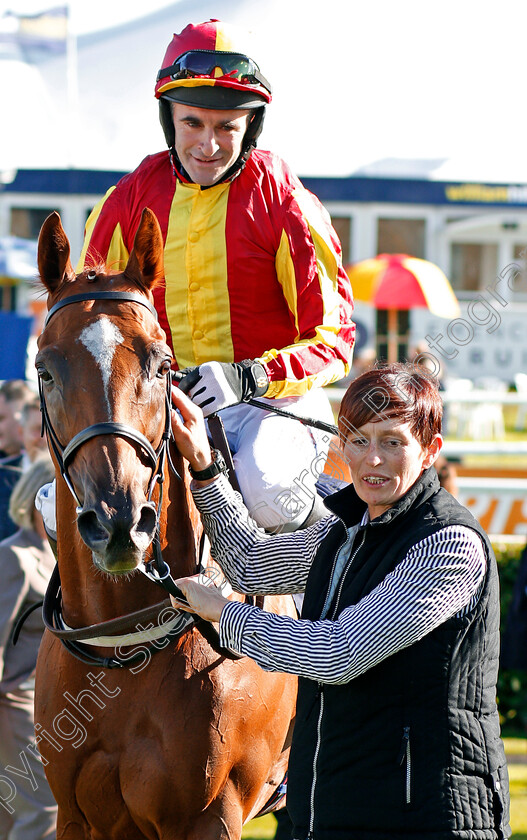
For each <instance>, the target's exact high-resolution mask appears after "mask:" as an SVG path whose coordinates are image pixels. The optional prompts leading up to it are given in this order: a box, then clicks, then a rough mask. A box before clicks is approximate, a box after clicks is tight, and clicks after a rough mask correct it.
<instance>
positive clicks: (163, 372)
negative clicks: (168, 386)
mask: <svg viewBox="0 0 527 840" xmlns="http://www.w3.org/2000/svg"><path fill="white" fill-rule="evenodd" d="M170 367H171V365H170V359H165V360H164V361H163V362H161V364H160V366H159V370H158V371H157V375H158V376H159V378H161V377H163V376H167V374H168V373H170Z"/></svg>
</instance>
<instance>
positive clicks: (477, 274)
mask: <svg viewBox="0 0 527 840" xmlns="http://www.w3.org/2000/svg"><path fill="white" fill-rule="evenodd" d="M450 257H451V258H450V282H451V284H452V288H453V289H454V290H455V291H460V292H477V291H478V290H479V289H486V288H487V286H490V285H492V283H493V282H495V279H496V274H497V273H498V246H497V245H496V244H493V243H488V244H485V245H479V244H477V243H475V242H453V243H452V245H451V252H450Z"/></svg>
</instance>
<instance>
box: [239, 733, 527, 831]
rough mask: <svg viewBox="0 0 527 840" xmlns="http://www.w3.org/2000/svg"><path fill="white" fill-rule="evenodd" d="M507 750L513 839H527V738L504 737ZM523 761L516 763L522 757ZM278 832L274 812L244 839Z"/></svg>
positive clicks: (250, 828)
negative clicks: (509, 759) (509, 758)
mask: <svg viewBox="0 0 527 840" xmlns="http://www.w3.org/2000/svg"><path fill="white" fill-rule="evenodd" d="M503 740H504V742H505V752H506V753H507V755H508V756H511V757H513V758H514V759H516V761H511V762H510V763H509V780H510V790H511V827H512V837H511V840H527V739H526V738H504V739H503ZM522 757H523V759H524V761H523V762H522V763H516V762H517V760H518V758H520V759H521V758H522ZM275 832H276V820H275V818H274V817H273V816H272V814H268V815H267V816H266V817H260V818H259V819H256V820H251V822H250V823H248V824H247V825H246V826H245V828H244V830H243V834H242V837H243V838H244V840H271V838H273V837H274V835H275Z"/></svg>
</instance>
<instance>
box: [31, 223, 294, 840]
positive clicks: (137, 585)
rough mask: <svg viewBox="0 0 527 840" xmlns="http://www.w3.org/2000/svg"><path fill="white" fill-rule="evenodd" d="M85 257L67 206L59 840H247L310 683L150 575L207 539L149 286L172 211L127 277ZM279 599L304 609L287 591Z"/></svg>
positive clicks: (58, 228)
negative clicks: (151, 566) (74, 241)
mask: <svg viewBox="0 0 527 840" xmlns="http://www.w3.org/2000/svg"><path fill="white" fill-rule="evenodd" d="M69 253H70V247H69V242H68V240H67V237H66V235H65V233H64V230H63V228H62V225H61V222H60V218H59V216H58V214H56V213H54V214H52V215H51V216H50V217H48V219H47V220H46V222H45V223H44V225H43V227H42V230H41V233H40V239H39V252H38V267H39V272H40V277H41V280H42V283H43V284H44V286H45V287H46V289H47V291H48V310H49V311H48V317H47V320H46V325H45V327H44V330H43V332H42V335H41V336H40V338H39V342H38V346H39V352H38V355H37V359H36V367H37V371H38V376H39V384H40V390H41V401H42V409H43V414H44V419H45V423H46V428H47V434H48V442H49V444H50V449H51V451H52V456H53V458H54V461H55V466H56V474H57V502H56V510H57V557H58V563H57V569H56V574H55V576H54V580H55V586H54V589H53V592H52V593H50V592H48V595H47V601H46V603H45V612H44V615H45V620H46V622H47V627H48V628H49V629H47V630H46V632H45V634H44V638H43V642H42V645H41V648H40V653H39V658H38V665H37V681H36V698H37V699H36V714H35V719H36V726H35V729H36V741H37V743H38V748H39V750H40V753H41V756H42V761H43V763H44V764H45V767H46V773H47V776H48V779H49V783H50V786H51V789H52V791H53V795H54V796H55V798H56V800H57V803H58V806H59V816H58V828H57V837H58V838H59V840H140V838H148V840H183V839H184V840H218V838H229V840H232V839H233V838H239V837H240V835H241V830H242V825H243V824H244V823H245V822H246V821H247V820H249V819H251V818H252V817H253V816H254V815H256V814H257V813H258V812H259V811H260V809H261V808H262V806H264V804H265V803H266V802H267V800H269V798H270V797H271V795H272V794H273V792H274V791H275V789H276V788H277V787H278V785H279V784H280V783H281V781H282V779H283V776H284V773H285V770H286V765H287V751H288V746H287V744H288V742H289V733H290V728H291V721H292V718H293V715H294V705H295V699H296V680H295V679H294V678H292V677H290V676H287V675H284V674H270V673H265V672H264V671H262V670H261V669H260V668H259V667H258V666H257V665H256V664H255V663H253V662H252V661H251V660H250V659H247V658H245V657H241V658H235V657H231V658H229V657H228V655H226V652H225V651H221V650H219V651H218V650H217V649H214V647H213V646H211V644H210V643H209V641H207V639H206V638H205V637H204V630H205V627H204V626H202V627H200V625H197V624H196V623H191V624H190V626H188V625H187V624H186V622H187V621H188V617H186V616H184V614H183V613H180V612H178V611H175V610H173V609H172V608H171V607H170V605H169V603H168V602H167V596H166V593H164V592H163V590H162V589H161V587H160V586H155V585H154V583H152V581H151V580H149V579H148V578H147V577H145V576H143V575H142V574H141V573H140V572H141V569H142V564H143V563H145V562H146V563H149V562H151V561H153V559H155V546H156V545H157V546H158V552H159V556H161V552H162V560H161V563H162V561H163V560H164V561H165V562H166V563H167V564H168V567H169V568H170V571H171V573H172V574H173V575H174V577H180V576H184V575H188V574H193V573H194V572H195V571H196V569H197V567H198V561H199V557H198V555H199V549H200V543H201V534H202V529H201V524H200V519H199V516H198V514H197V512H196V509H195V508H194V505H193V502H192V497H191V494H190V492H189V488H188V484H189V477H188V470H187V469H186V465H185V464H184V463H183V462H182V458H181V456H179V453H177V451H175V448H173V443H170V444H169V441H168V438H169V430H170V423H169V412H170V366H171V361H172V357H171V352H170V350H169V348H168V346H167V344H166V342H165V335H164V333H163V331H162V330H161V328H160V327H159V325H158V323H157V316H156V313H155V310H154V308H153V305H152V293H151V292H152V288H153V286H154V285H155V283H156V281H157V280H158V279H159V278H160V277H162V274H163V264H162V254H163V242H162V237H161V231H160V229H159V225H158V223H157V219H156V218H155V216H154V215H153V214H152V213H151V212H150V211H149V210H145V211H144V212H143V216H142V218H141V223H140V225H139V228H138V231H137V235H136V238H135V242H134V247H133V250H132V253H131V254H130V258H129V261H128V265H127V266H126V269H125V271H124V273H117V272H109V271H108V270H107V269H106V268H105V267H104V266H100V267H98V268H97V269H95V270H90V271H88V270H86V271H84V272H83V273H82V274H79V275H78V276H75V273H74V271H73V269H72V266H71V263H70V260H69ZM169 445H170V447H171V448H173V451H172V453H171V455H172V459H173V461H174V463H175V466H176V469H177V473H179V475H177V474H176V473H172V472H171V470H170V464H169V459H165V458H164V453H165V452H166V449H167V447H168V446H169ZM161 487H163V488H164V489H163V491H161V489H160V488H161ZM158 559H159V558H158ZM206 562H207V565H208V566H210V565H211V561H209V560H207V561H206ZM154 577H155V575H154ZM158 577H159V575H158ZM59 583H60V586H59ZM231 597H234V598H237V599H241V598H242V596H239V595H236V594H233V595H232V596H231ZM265 608H266V609H268V610H270V611H273V612H282V613H284V614H289V615H293V614H294V612H293V606H292V599H290V598H289V597H283V598H266V599H265ZM191 622H192V619H191ZM208 626H209V627H210V625H208ZM206 635H207V637H209V636H210V634H208V633H207V634H206ZM121 666H124V667H121Z"/></svg>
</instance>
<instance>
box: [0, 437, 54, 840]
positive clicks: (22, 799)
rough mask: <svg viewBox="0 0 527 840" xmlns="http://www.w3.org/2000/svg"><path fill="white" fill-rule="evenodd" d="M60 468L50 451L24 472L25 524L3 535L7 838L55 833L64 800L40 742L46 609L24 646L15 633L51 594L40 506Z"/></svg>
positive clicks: (25, 634) (23, 635) (0, 725)
mask: <svg viewBox="0 0 527 840" xmlns="http://www.w3.org/2000/svg"><path fill="white" fill-rule="evenodd" d="M54 473H55V470H54V467H53V464H52V462H51V458H50V457H49V455H47V454H44V453H43V454H41V455H40V456H38V458H37V459H36V460H35V461H34V462H33V463H32V464H31V465H30V466H29V467H28V468H27V469H26V471H25V472H24V473H22V475H21V476H20V478H19V479H18V481H17V483H16V484H15V486H14V488H13V492H12V494H11V499H10V504H9V511H10V515H11V518H12V520H13V522H14V523H15V524H16V526H17V528H18V530H17V531H16V533H14V534H13V535H11V536H10V537H8V538H7V539H5V540H3V541H2V542H0V574H1V577H2V586H1V587H0V767H1V768H3V769H2V770H1V771H0V772H1V774H2V780H3V781H2V787H1V796H2V799H1V803H2V806H1V807H0V840H8V839H9V840H41V838H54V837H55V824H56V814H57V807H56V804H55V802H54V799H53V797H52V795H51V791H50V789H49V786H48V783H47V781H46V777H45V774H44V768H43V765H42V762H41V761H40V759H39V758H38V751H37V748H36V747H35V745H34V729H33V724H34V718H33V703H34V695H35V667H36V661H37V653H38V649H39V645H40V640H41V637H42V632H43V630H44V627H43V624H42V616H41V614H40V611H38V610H37V611H34V612H32V613H31V614H30V615H29V616H28V618H27V619H26V620H25V622H24V624H23V626H22V629H21V632H20V636H19V638H18V641H17V644H16V645H13V640H12V637H13V631H14V627H15V625H16V622H17V619H18V617H19V616H21V615H22V614H23V613H24V611H25V610H26V609H27V608H28V607H31V606H32V605H33V604H35V603H36V602H38V601H40V600H41V599H42V598H43V596H44V593H45V591H46V587H47V584H48V580H49V577H50V575H51V572H52V571H53V567H54V565H55V559H54V556H53V553H52V551H51V549H50V547H49V545H48V541H47V539H46V534H45V531H44V526H43V523H42V517H41V516H40V514H39V513H37V511H36V510H35V496H36V493H37V491H38V489H39V487H41V486H42V485H43V484H45V483H47V482H49V481H51V479H52V478H53V476H54ZM21 755H22V756H23V760H22V759H21ZM9 767H15V768H21V770H24V768H25V771H26V775H23V774H22V775H17V774H13V773H10V772H9V770H8V769H6V768H9ZM28 768H29V769H28ZM32 778H33V779H34V782H35V784H36V788H35V789H34V784H32V781H31V779H32Z"/></svg>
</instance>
